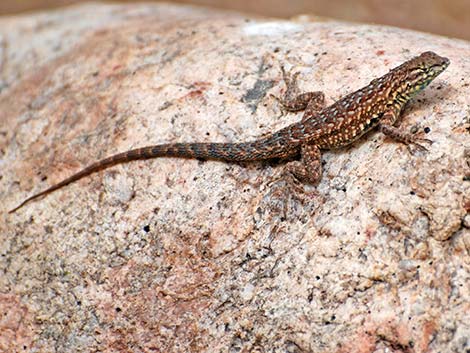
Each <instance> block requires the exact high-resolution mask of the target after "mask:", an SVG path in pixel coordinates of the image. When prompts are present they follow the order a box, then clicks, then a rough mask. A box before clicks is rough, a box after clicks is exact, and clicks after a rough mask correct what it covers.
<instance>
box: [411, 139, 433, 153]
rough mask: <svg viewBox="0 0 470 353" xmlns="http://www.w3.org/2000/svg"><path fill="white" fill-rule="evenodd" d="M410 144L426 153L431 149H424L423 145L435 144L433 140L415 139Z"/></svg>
mask: <svg viewBox="0 0 470 353" xmlns="http://www.w3.org/2000/svg"><path fill="white" fill-rule="evenodd" d="M409 143H410V144H412V145H414V146H416V147H417V148H418V149H419V150H421V151H424V152H429V149H427V148H426V147H424V146H423V145H422V143H427V144H429V145H432V144H433V142H432V141H431V140H429V139H425V138H415V139H413V140H412V141H410V142H409Z"/></svg>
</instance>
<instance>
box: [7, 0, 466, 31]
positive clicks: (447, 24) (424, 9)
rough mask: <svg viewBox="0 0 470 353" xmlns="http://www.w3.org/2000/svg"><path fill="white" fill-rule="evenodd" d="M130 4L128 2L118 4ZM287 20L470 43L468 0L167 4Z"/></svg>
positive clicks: (42, 1) (13, 5)
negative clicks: (370, 26) (317, 19)
mask: <svg viewBox="0 0 470 353" xmlns="http://www.w3.org/2000/svg"><path fill="white" fill-rule="evenodd" d="M79 2H83V1H79V0H21V1H13V0H0V15H8V14H15V13H22V12H28V11H34V10H40V9H48V8H54V7H59V6H63V5H68V4H73V3H79ZM119 2H131V1H123V0H121V1H119ZM168 2H175V3H188V4H196V5H206V6H212V7H216V8H221V9H232V10H237V11H242V12H246V13H254V14H259V15H264V16H275V17H283V18H288V17H291V16H295V15H300V14H313V15H318V16H324V17H330V18H335V19H341V20H347V21H357V22H367V23H378V24H386V25H391V26H397V27H403V28H410V29H415V30H419V31H425V32H431V33H436V34H440V35H444V36H449V37H456V38H463V39H467V40H470V0H256V1H253V0H192V1H190V0H186V1H184V0H180V1H178V0H177V1H168Z"/></svg>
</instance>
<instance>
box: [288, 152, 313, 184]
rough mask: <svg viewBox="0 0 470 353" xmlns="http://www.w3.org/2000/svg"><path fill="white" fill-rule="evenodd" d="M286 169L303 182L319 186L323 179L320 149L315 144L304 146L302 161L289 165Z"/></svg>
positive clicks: (301, 154)
mask: <svg viewBox="0 0 470 353" xmlns="http://www.w3.org/2000/svg"><path fill="white" fill-rule="evenodd" d="M286 169H287V171H288V172H290V173H291V174H292V175H294V177H295V178H296V179H298V180H299V181H301V182H304V183H308V184H313V185H315V184H318V182H319V181H320V180H321V177H322V164H321V152H320V148H318V146H316V145H313V144H306V145H302V147H301V150H300V161H294V162H290V163H288V164H287V166H286Z"/></svg>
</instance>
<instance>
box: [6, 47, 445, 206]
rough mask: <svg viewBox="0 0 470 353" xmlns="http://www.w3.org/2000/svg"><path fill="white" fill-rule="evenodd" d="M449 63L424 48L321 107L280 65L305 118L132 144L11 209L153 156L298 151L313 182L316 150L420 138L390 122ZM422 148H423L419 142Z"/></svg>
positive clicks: (292, 167) (300, 174) (301, 167)
mask: <svg viewBox="0 0 470 353" xmlns="http://www.w3.org/2000/svg"><path fill="white" fill-rule="evenodd" d="M448 65H449V60H448V59H447V58H444V57H441V56H439V55H437V54H435V53H433V52H425V53H422V54H421V55H419V56H416V57H414V58H413V59H411V60H409V61H406V62H405V63H403V64H402V65H400V66H398V67H396V68H394V69H392V70H390V72H389V73H387V74H386V75H384V76H382V77H380V78H378V79H375V80H373V81H371V82H370V84H369V85H367V86H365V87H363V88H361V89H360V90H358V91H356V92H353V93H351V94H349V95H347V96H345V97H343V98H342V99H340V100H338V101H337V102H336V103H334V104H332V105H331V106H329V107H326V108H323V109H321V107H322V105H323V102H324V96H323V94H322V93H321V92H307V93H301V94H299V93H298V89H297V85H296V79H297V74H295V75H293V76H292V78H289V77H288V75H287V74H286V73H285V72H284V70H283V75H284V79H285V81H286V84H287V92H286V95H285V97H284V98H283V99H279V100H280V102H281V104H282V105H283V106H284V107H285V108H286V110H290V111H298V110H305V114H304V118H303V119H302V120H301V121H300V122H298V123H294V124H292V125H289V126H287V127H285V128H283V129H281V130H279V131H277V132H274V133H272V134H270V135H268V136H266V137H263V138H261V139H258V140H255V141H251V142H242V143H174V144H162V145H156V146H148V147H143V148H137V149H134V150H131V151H127V152H123V153H119V154H117V155H114V156H111V157H108V158H106V159H103V160H101V161H98V162H95V163H93V164H91V165H90V166H88V167H86V168H85V169H83V170H81V171H80V172H78V173H76V174H74V175H72V176H70V177H69V178H67V179H65V180H63V181H62V182H60V183H58V184H55V185H53V186H51V187H50V188H48V189H46V190H44V191H42V192H40V193H38V194H35V195H33V196H31V197H29V198H27V199H26V200H25V201H23V202H22V203H21V204H20V205H19V206H17V207H16V208H14V209H13V210H11V211H10V213H12V212H15V211H16V210H18V209H19V208H21V207H22V206H24V205H25V204H26V203H27V202H29V201H31V200H33V199H36V198H38V197H40V196H42V195H45V194H48V193H50V192H52V191H54V190H57V189H59V188H61V187H63V186H65V185H67V184H70V183H72V182H74V181H76V180H78V179H81V178H83V177H84V176H87V175H89V174H91V173H94V172H97V171H99V170H102V169H105V168H108V167H110V166H112V165H115V164H118V163H124V162H129V161H133V160H138V159H149V158H156V157H179V158H201V159H213V160H222V161H259V160H266V159H271V158H284V157H290V156H294V155H298V154H300V155H301V160H300V161H296V162H291V163H289V165H288V169H289V171H290V172H292V173H293V174H294V175H295V176H296V177H297V178H298V179H300V180H302V181H305V182H309V183H316V182H318V181H319V179H320V178H321V174H322V171H321V153H320V150H325V149H333V148H339V147H343V146H346V145H348V144H350V143H352V142H354V141H355V140H357V139H358V138H360V137H361V136H362V135H364V134H365V133H366V132H367V131H369V130H371V129H373V128H374V127H377V126H379V127H380V131H382V132H383V133H385V134H386V135H388V136H390V137H392V138H394V139H396V140H399V141H401V142H403V143H408V144H409V143H412V144H415V145H418V146H420V145H419V142H421V141H426V140H420V139H417V138H416V137H414V136H413V135H411V134H409V133H407V132H404V131H401V130H399V129H398V128H396V127H394V126H393V124H394V123H395V122H396V120H397V118H398V116H399V115H400V112H401V110H402V109H403V107H404V105H405V104H406V102H408V101H409V100H410V99H411V98H412V97H413V96H414V95H415V94H416V93H417V92H419V91H421V90H422V89H424V88H425V87H426V86H427V85H428V84H429V83H430V82H431V81H432V80H433V79H434V78H435V77H436V76H437V75H439V74H440V73H441V72H442V71H444V70H445V69H446V68H447V66H448ZM423 148H424V147H423Z"/></svg>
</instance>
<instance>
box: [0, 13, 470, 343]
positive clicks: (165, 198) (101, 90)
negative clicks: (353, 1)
mask: <svg viewBox="0 0 470 353" xmlns="http://www.w3.org/2000/svg"><path fill="white" fill-rule="evenodd" d="M0 32H1V38H0V44H1V45H0V48H1V52H0V53H1V55H0V60H1V72H0V73H1V83H0V87H1V88H0V89H1V92H0V153H1V154H0V156H1V160H0V166H1V167H0V168H1V173H0V200H1V202H0V244H1V246H0V269H1V276H0V351H5V352H16V351H38V352H77V351H87V352H93V351H103V352H113V351H132V352H150V351H157V352H469V350H470V342H469V337H470V319H469V318H470V300H469V298H470V256H469V253H470V229H469V228H470V216H469V209H470V181H469V179H470V165H469V163H470V130H469V129H470V126H469V116H470V95H469V86H470V59H469V58H470V44H469V43H468V42H463V41H457V40H451V39H446V38H441V37H436V36H431V35H427V34H421V33H415V32H410V31H403V30H399V29H393V28H386V27H374V26H368V25H351V24H344V23H338V22H327V23H303V22H300V21H299V22H276V21H274V20H262V19H259V18H258V19H256V18H246V17H242V16H240V15H236V14H230V13H222V12H213V11H210V10H203V9H195V8H188V7H172V6H168V5H130V6H116V5H96V4H91V5H84V6H80V7H74V8H69V9H64V10H60V11H56V12H50V13H44V14H35V15H28V16H22V17H13V18H4V19H1V20H0ZM425 50H433V51H435V52H437V53H438V54H440V55H443V56H447V57H449V58H450V60H451V65H450V67H449V68H448V69H447V70H446V71H445V72H444V73H443V74H442V75H441V76H440V77H438V78H437V79H436V80H435V81H434V82H433V83H432V84H431V85H430V86H429V87H428V88H427V89H426V91H424V92H422V93H421V94H420V95H419V96H418V97H417V99H416V100H415V101H414V102H413V103H412V104H410V105H409V106H408V108H407V109H406V112H405V117H404V119H403V122H402V126H403V127H405V128H406V129H409V130H415V131H417V133H421V134H426V137H427V138H430V139H431V140H433V141H434V144H433V145H432V146H431V147H430V151H429V153H422V152H420V151H416V150H413V149H408V148H407V147H406V146H404V145H401V144H397V143H394V142H392V141H390V140H389V139H387V138H384V136H382V135H381V134H380V133H378V132H375V133H372V134H370V135H368V136H367V137H366V138H364V139H363V140H362V141H361V142H358V143H356V144H355V145H353V146H352V147H350V148H348V149H344V150H340V151H336V152H326V153H325V154H324V161H325V170H324V177H323V180H322V182H321V183H320V185H319V186H318V187H317V188H315V187H311V186H305V187H304V188H303V190H302V189H301V190H290V189H287V188H286V184H285V180H284V179H283V178H282V162H270V163H255V164H246V165H239V164H225V163H220V162H202V161H196V160H177V159H159V160H152V161H140V162H133V163H129V164H126V165H120V166H116V167H113V168H111V169H108V170H106V171H103V172H100V173H97V174H94V175H93V176H91V177H88V178H85V179H82V180H81V181H79V182H77V183H75V184H72V185H70V186H67V187H66V188H64V189H62V190H59V191H57V192H54V193H53V194H51V195H49V196H47V197H45V198H43V199H40V200H38V201H36V202H33V203H31V204H29V205H27V206H26V207H24V208H23V209H21V210H20V211H19V212H17V213H15V214H12V215H9V214H7V213H6V211H7V210H8V209H10V208H12V207H13V206H15V205H17V204H18V202H20V201H21V200H22V199H24V198H25V197H27V196H29V195H31V194H32V193H33V192H36V191H39V190H42V189H44V188H45V187H47V186H49V185H51V184H52V183H54V182H57V181H59V180H61V179H63V178H64V177H66V176H68V175H70V174H71V173H73V172H75V171H77V170H78V169H80V168H82V167H84V166H85V165H87V164H89V163H90V162H92V161H95V160H96V159H99V158H103V157H105V156H108V155H110V154H112V153H116V152H120V151H124V150H126V149H129V148H134V147H138V146H144V145H147V144H152V143H160V142H169V141H196V140H201V141H209V140H214V141H241V140H246V139H252V138H254V137H256V136H258V135H262V134H264V133H267V132H268V131H271V130H273V129H278V128H280V127H283V126H285V125H286V124H288V123H290V122H293V121H296V120H298V119H299V115H298V114H288V115H284V116H283V115H282V112H281V110H280V108H279V106H278V104H277V103H276V101H275V100H273V99H272V97H270V95H271V94H274V95H280V94H281V93H282V92H283V90H284V89H285V86H284V84H283V82H282V81H281V72H280V67H281V65H285V66H286V68H287V69H293V70H294V71H300V72H301V75H300V76H299V78H300V85H301V87H303V88H304V89H305V90H307V89H308V90H323V91H324V92H325V93H326V95H327V100H328V103H332V102H333V101H335V100H336V99H338V98H340V97H341V96H342V95H344V94H346V93H349V92H351V91H353V90H356V89H358V88H360V87H362V86H363V85H366V84H367V83H368V82H369V81H370V80H372V79H373V78H375V77H377V76H380V75H382V74H384V73H385V72H387V71H388V69H390V68H392V67H394V66H396V65H397V64H399V63H401V62H403V61H404V60H406V59H409V58H410V57H412V56H414V55H416V54H419V53H420V52H422V51H425ZM426 132H427V133H426Z"/></svg>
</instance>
